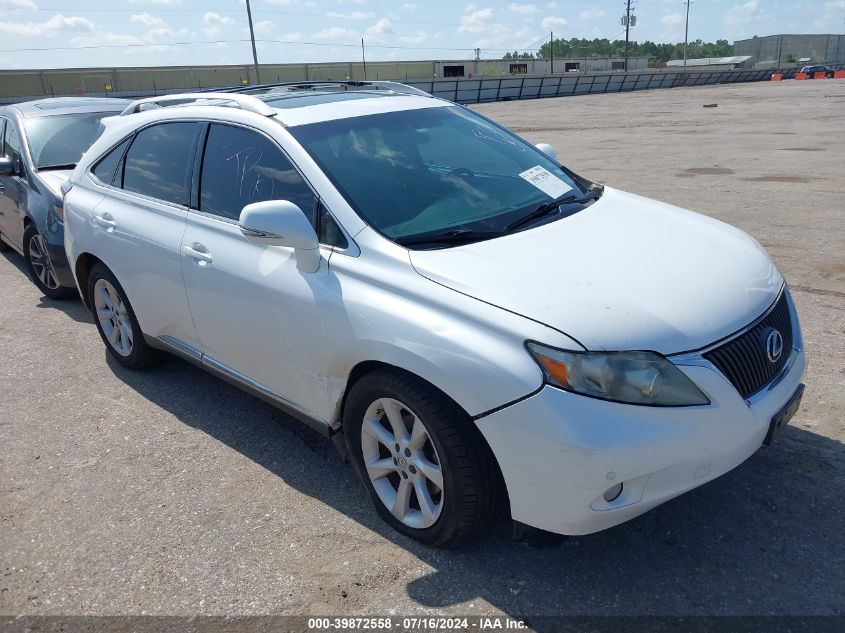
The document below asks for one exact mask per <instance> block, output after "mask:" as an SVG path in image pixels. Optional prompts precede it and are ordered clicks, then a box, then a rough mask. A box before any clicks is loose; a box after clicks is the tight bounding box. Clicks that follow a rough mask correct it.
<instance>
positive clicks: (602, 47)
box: [503, 37, 733, 62]
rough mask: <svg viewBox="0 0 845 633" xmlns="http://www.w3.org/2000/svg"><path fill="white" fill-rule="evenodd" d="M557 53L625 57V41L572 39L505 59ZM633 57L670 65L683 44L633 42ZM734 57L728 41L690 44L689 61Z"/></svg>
mask: <svg viewBox="0 0 845 633" xmlns="http://www.w3.org/2000/svg"><path fill="white" fill-rule="evenodd" d="M552 52H554V57H555V59H560V58H564V57H625V40H609V39H606V38H596V39H592V40H588V39H581V38H577V37H573V38H572V39H569V40H567V39H563V38H561V39H556V40H554V41H552V42H546V43H545V44H543V45H542V46H541V47H540V49H539V50H538V51H536V52H528V51H524V52H520V51H513V52H509V53H506V54H505V56H504V57H503V59H549V58H551V57H552ZM628 55H629V56H631V57H648V58H649V60H651V61H655V62H667V61H669V60H670V59H682V58H683V56H684V43H683V42H680V43H678V44H658V43H656V42H650V41H645V42H634V41H631V42H630V43H629V46H628ZM730 55H733V46H732V45H731V44H729V43H728V40H716V41H715V42H705V41H704V40H700V39H698V40H694V41H692V42H689V43H688V44H687V58H689V59H694V58H696V57H728V56H730Z"/></svg>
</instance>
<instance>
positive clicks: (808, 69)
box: [801, 64, 836, 79]
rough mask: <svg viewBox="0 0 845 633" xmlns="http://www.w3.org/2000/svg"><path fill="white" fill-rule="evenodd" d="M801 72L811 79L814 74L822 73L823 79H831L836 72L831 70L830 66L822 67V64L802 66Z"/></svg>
mask: <svg viewBox="0 0 845 633" xmlns="http://www.w3.org/2000/svg"><path fill="white" fill-rule="evenodd" d="M801 72H802V73H805V74H807V75H809V76H810V77H812V76H813V75H815V74H816V73H824V76H825V77H827V78H828V79H832V78H833V73H834V72H836V71H835V70H834V69H833V68H831V67H830V66H824V65H822V64H816V65H814V66H804V67H803V68H802V69H801Z"/></svg>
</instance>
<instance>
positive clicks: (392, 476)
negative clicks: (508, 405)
mask: <svg viewBox="0 0 845 633" xmlns="http://www.w3.org/2000/svg"><path fill="white" fill-rule="evenodd" d="M388 412H392V413H393V416H394V421H398V423H400V424H403V427H404V431H403V430H401V429H400V430H399V433H400V434H402V435H403V436H404V437H403V438H400V441H399V442H398V443H397V442H392V441H391V440H390V438H393V440H395V439H396V431H394V430H393V429H395V428H396V427H395V426H393V423H392V422H391V421H390V420H389V419H388V416H389V415H390V413H388ZM365 420H366V421H365ZM419 424H421V425H422V428H421V429H418V428H417V425H419ZM343 428H344V434H345V437H346V443H347V450H348V454H349V455H350V457H351V460H352V463H353V465H354V467H355V469H356V472H357V474H358V475H359V477H360V478H361V481H362V482H363V484H364V487H365V488H366V489H367V492H368V493H369V494H370V497H371V499H372V501H373V504H374V505H375V507H376V510H377V512H378V513H379V515H381V517H382V518H383V519H384V520H385V521H386V522H387V523H388V524H389V525H390V526H391V527H393V528H394V529H395V530H397V531H399V532H401V533H402V534H405V535H407V536H410V537H411V538H413V539H416V540H418V541H421V542H423V543H425V544H427V545H434V546H441V547H451V546H455V545H459V544H461V543H462V542H464V541H466V540H467V539H468V538H470V537H472V536H473V535H475V534H477V533H478V532H479V531H480V530H481V529H482V528H484V527H485V526H486V525H487V524H488V523H489V522H490V521H491V519H492V518H493V515H494V514H495V513H496V510H497V508H498V501H499V498H500V491H501V490H502V484H501V475H500V473H499V470H498V467H497V465H496V462H495V458H494V457H493V454H492V451H490V448H489V447H488V446H487V443H486V442H485V441H484V438H483V437H482V435H481V432H480V431H479V430H478V429H477V428H476V427H475V424H474V423H473V421H472V420H471V419H470V418H469V416H468V415H467V414H466V413H465V412H464V411H463V410H461V409H460V407H458V406H457V405H456V404H455V403H454V402H452V401H451V400H450V399H449V398H448V397H446V396H445V395H444V394H443V393H441V392H440V391H438V390H437V389H435V388H434V387H433V386H431V385H430V384H428V383H427V382H425V381H423V380H421V379H420V378H418V377H416V376H414V375H413V374H409V373H406V372H404V371H401V370H390V369H380V370H376V371H374V372H372V373H370V374H367V375H365V376H363V377H362V378H361V379H360V380H358V381H357V382H356V383H355V384H354V385H353V386H352V388H351V389H350V391H349V394H348V396H347V399H346V405H345V407H344V415H343ZM379 429H380V430H379ZM389 429H390V430H389ZM423 432H424V433H425V437H423ZM390 443H392V444H393V446H388V444H390ZM374 446H375V447H376V448H375V449H374ZM397 448H398V449H399V450H397ZM365 453H366V455H365ZM365 462H366V463H365ZM367 464H369V465H370V468H368V466H367ZM433 466H434V467H439V471H438V470H437V469H436V468H432V467H433ZM438 472H439V477H438V476H437V473H438ZM426 474H428V475H429V476H428V477H427V476H426ZM438 479H439V482H440V486H438V485H437V483H436V482H437V481H438ZM400 488H401V489H402V490H403V491H405V492H406V494H404V495H401V496H400ZM409 489H410V490H409ZM418 491H420V492H418ZM391 495H392V496H391ZM420 495H422V497H421V496H420ZM406 499H407V500H406ZM423 499H425V500H423ZM403 502H404V503H403ZM429 502H430V503H429ZM388 504H391V505H393V506H394V507H397V508H398V511H397V513H394V511H392V510H391V508H390V507H388ZM432 504H433V506H432ZM423 505H425V507H426V508H427V510H428V511H427V512H424V511H423ZM403 506H404V507H403ZM432 508H433V509H434V512H432V511H431V510H432ZM403 515H404V516H403ZM400 516H403V518H400Z"/></svg>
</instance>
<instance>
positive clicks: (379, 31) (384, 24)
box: [367, 18, 396, 35]
mask: <svg viewBox="0 0 845 633" xmlns="http://www.w3.org/2000/svg"><path fill="white" fill-rule="evenodd" d="M395 32H396V31H395V30H394V29H393V23H392V22H391V21H390V20H389V19H388V18H382V19H381V20H379V21H378V22H376V23H375V24H373V25H372V26H371V27H370V28H368V29H367V35H392V34H393V33H395Z"/></svg>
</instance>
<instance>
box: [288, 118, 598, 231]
mask: <svg viewBox="0 0 845 633" xmlns="http://www.w3.org/2000/svg"><path fill="white" fill-rule="evenodd" d="M290 132H291V133H292V134H293V135H294V136H295V137H296V138H297V140H298V141H299V142H300V143H301V144H302V145H303V147H304V148H305V149H306V150H307V151H308V152H309V153H310V154H311V156H312V157H313V158H314V160H315V161H316V162H317V163H318V164H319V165H320V167H321V168H322V169H323V171H324V172H325V173H326V175H327V176H328V177H329V178H330V179H332V181H333V182H334V184H335V185H336V186H337V187H338V189H339V190H340V192H341V193H342V194H343V195H344V197H345V198H346V199H347V201H348V202H349V203H350V204H351V205H352V207H353V208H354V209H355V210H356V211H357V212H358V214H359V215H360V216H361V217H362V218H363V219H364V220H365V221H366V222H367V223H368V224H369V225H370V226H372V227H373V228H374V229H376V230H377V231H379V232H380V233H382V234H383V235H385V236H387V237H388V238H390V239H393V240H395V241H397V242H399V243H404V244H408V245H409V244H415V245H416V244H424V243H425V242H426V238H427V236H432V238H435V237H440V238H442V239H440V240H434V239H433V240H432V241H440V242H441V243H442V244H444V245H445V244H446V243H449V244H454V243H461V242H463V243H466V242H469V241H478V240H481V239H488V238H490V237H495V236H497V235H501V234H502V233H505V232H508V231H510V230H511V229H512V228H513V227H516V226H517V225H518V224H519V225H521V224H523V223H522V222H520V220H521V219H523V218H525V217H526V216H528V215H529V214H536V211H537V209H538V208H540V207H541V206H542V205H547V204H548V203H550V202H554V201H556V200H559V199H560V200H566V199H577V198H580V197H581V196H583V195H584V193H585V192H584V190H582V189H581V188H580V187H579V185H578V184H577V183H576V182H575V180H574V179H573V178H572V177H570V176H569V175H568V174H567V173H566V172H564V171H563V170H562V169H561V168H560V166H559V165H557V164H556V163H555V162H554V161H552V160H551V159H550V158H549V157H548V156H546V155H545V154H543V153H542V152H540V151H539V150H538V149H536V148H535V147H534V146H532V145H530V144H528V143H526V142H525V141H523V140H522V139H520V138H518V137H517V136H515V135H513V134H511V133H509V132H508V131H506V130H504V129H503V128H500V127H498V126H497V125H495V124H493V123H490V122H488V121H487V120H485V119H484V118H482V117H480V116H478V115H476V114H475V113H473V112H471V111H469V110H467V109H465V108H462V107H459V106H445V107H434V108H425V109H415V110H403V111H398V112H389V113H386V114H376V115H369V116H362V117H354V118H346V119H338V120H333V121H325V122H320V123H312V124H309V125H303V126H299V127H293V128H291V129H290Z"/></svg>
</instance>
